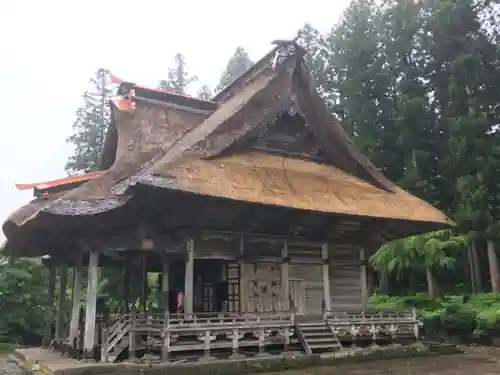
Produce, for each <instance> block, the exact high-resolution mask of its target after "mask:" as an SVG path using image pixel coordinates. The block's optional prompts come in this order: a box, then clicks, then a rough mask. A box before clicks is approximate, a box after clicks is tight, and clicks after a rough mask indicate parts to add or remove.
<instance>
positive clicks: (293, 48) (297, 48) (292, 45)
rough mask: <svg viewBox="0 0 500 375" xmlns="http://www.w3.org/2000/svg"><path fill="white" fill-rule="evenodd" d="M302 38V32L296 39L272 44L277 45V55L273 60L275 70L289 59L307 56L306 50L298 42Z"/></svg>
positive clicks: (274, 41)
mask: <svg viewBox="0 0 500 375" xmlns="http://www.w3.org/2000/svg"><path fill="white" fill-rule="evenodd" d="M300 37H301V33H300V31H299V32H298V35H297V36H296V37H295V38H294V39H290V40H287V39H276V40H273V41H272V42H271V44H275V45H277V48H276V53H275V55H274V59H273V65H272V67H273V70H276V69H277V68H278V67H279V66H281V65H282V64H283V63H284V62H285V61H286V60H287V59H288V58H290V57H292V56H296V57H298V58H301V57H302V56H304V55H305V54H306V52H307V51H306V49H305V48H304V47H302V46H301V45H300V44H299V43H298V42H297V41H298V40H299V38H300Z"/></svg>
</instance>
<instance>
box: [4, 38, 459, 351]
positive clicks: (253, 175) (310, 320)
mask: <svg viewBox="0 0 500 375" xmlns="http://www.w3.org/2000/svg"><path fill="white" fill-rule="evenodd" d="M304 52H305V51H304V50H303V49H302V48H301V47H300V46H299V45H298V44H296V43H295V42H289V43H282V44H280V45H278V46H277V47H276V48H274V49H273V50H272V51H270V52H269V53H268V54H267V55H266V56H264V57H263V58H262V59H261V60H259V61H258V62H257V63H256V64H255V65H254V66H252V67H251V68H250V69H249V70H248V71H246V72H245V73H244V74H242V75H241V76H240V77H239V78H238V79H237V80H236V81H234V82H233V83H232V84H231V85H230V86H229V87H227V88H226V89H224V90H223V91H221V92H219V93H218V94H217V95H216V96H215V97H214V98H213V99H212V100H211V101H206V100H200V99H195V98H191V97H186V96H182V95H177V94H173V93H169V92H164V91H159V90H154V89H149V88H146V87H142V86H139V85H136V84H134V83H131V82H125V81H120V82H119V88H118V96H117V98H116V99H114V100H112V101H111V102H110V103H109V105H110V107H111V113H112V120H111V125H110V128H109V129H108V132H107V136H106V141H105V144H104V148H103V151H102V155H101V160H100V165H99V169H100V170H99V171H98V172H94V173H89V174H86V175H81V176H73V177H69V178H66V179H61V180H56V181H50V182H43V183H35V184H28V185H18V188H19V189H33V190H34V195H35V198H34V200H33V201H32V202H31V203H29V204H27V205H25V206H23V207H21V208H20V209H19V210H18V211H16V212H15V213H13V214H12V215H11V216H10V217H9V218H8V219H7V221H6V222H5V223H4V224H3V231H4V233H5V235H6V237H7V243H6V245H5V249H4V253H5V254H7V255H11V256H16V257H42V256H43V257H44V258H45V260H44V262H45V264H47V267H48V268H49V270H50V272H51V278H50V280H51V283H50V284H51V286H50V287H51V290H50V291H49V299H50V301H49V302H50V304H52V303H54V301H53V299H54V286H55V285H54V284H55V279H56V278H55V275H56V270H58V272H59V275H60V277H59V280H60V283H61V285H60V290H61V291H63V292H61V293H60V294H63V297H61V298H59V300H58V301H57V302H58V303H57V306H58V308H56V309H55V313H56V318H55V331H54V330H53V329H52V321H53V320H54V318H53V317H52V316H48V317H47V334H46V343H47V344H48V343H50V342H52V343H54V345H60V346H61V348H64V347H65V346H66V347H67V348H66V350H70V349H71V350H72V353H74V355H75V356H78V355H83V356H89V355H91V354H90V353H95V352H96V348H98V349H99V353H100V358H101V360H102V361H113V360H119V358H122V357H124V356H125V357H129V358H133V357H136V356H139V355H140V354H138V353H139V352H141V351H146V350H148V351H149V350H150V351H152V352H154V351H157V352H159V353H161V357H162V360H164V361H169V360H170V359H171V358H176V357H178V356H182V355H187V354H186V353H200V358H212V357H213V356H218V355H219V354H220V353H224V351H226V352H227V353H228V354H230V355H233V356H234V355H239V356H241V355H244V353H251V352H252V350H254V351H255V352H256V353H257V355H258V354H259V353H263V352H266V351H267V350H268V349H269V348H273V350H276V348H277V347H279V348H281V349H280V350H285V351H286V350H291V349H290V348H295V349H294V350H299V351H303V352H305V353H308V354H310V353H313V352H316V351H332V350H342V348H344V347H346V345H353V344H355V343H356V342H358V341H360V340H365V339H366V338H368V339H370V340H373V342H380V340H382V339H386V340H389V341H390V340H392V341H394V340H396V341H397V340H398V339H399V338H401V339H404V340H408V339H409V338H410V339H411V340H416V339H417V338H418V328H417V321H416V318H415V315H414V313H412V312H398V313H393V314H385V313H375V312H367V311H364V306H365V302H366V299H367V291H366V259H367V258H368V257H369V256H370V255H371V254H372V253H373V252H374V251H376V250H377V249H378V248H379V247H380V246H381V245H382V244H383V243H385V242H387V241H390V240H394V239H397V238H403V237H407V236H410V235H416V234H420V233H425V232H429V231H434V230H440V229H444V228H448V227H450V225H451V224H452V223H451V221H450V220H449V219H448V218H447V217H446V216H445V215H444V214H443V213H442V212H440V211H439V210H437V209H435V208H433V207H432V206H431V205H429V204H427V203H426V202H423V201H422V200H420V199H418V198H416V197H414V196H412V195H411V194H409V193H407V192H405V191H404V190H402V189H400V188H399V187H397V186H396V185H395V184H394V183H392V182H391V181H389V180H388V179H387V178H385V177H384V176H383V175H382V173H381V172H380V171H379V170H378V169H377V168H376V167H375V166H374V165H373V164H372V163H371V162H370V161H369V160H367V159H366V158H365V157H364V156H363V155H362V154H361V153H360V152H359V151H358V150H357V149H356V147H355V146H354V145H353V143H352V142H351V141H350V140H349V139H348V137H347V136H346V134H345V132H344V131H343V129H342V127H341V125H340V124H339V122H338V121H337V119H336V118H335V117H334V115H333V114H332V113H331V111H330V109H329V107H328V106H327V105H326V104H325V102H324V101H323V100H322V99H321V97H320V96H319V95H318V93H317V91H316V87H315V85H314V83H313V81H312V78H311V75H310V72H309V70H308V68H307V67H306V65H305V62H304V59H303V55H304ZM106 267H114V268H117V269H120V270H122V272H123V286H124V288H123V289H124V295H123V309H122V311H120V312H114V313H112V314H111V313H110V314H108V316H106V317H104V318H102V317H101V316H100V314H99V311H98V310H99V296H98V283H99V272H98V270H99V268H106ZM68 268H71V269H73V272H72V274H73V283H72V288H73V291H72V293H71V296H72V299H73V309H72V314H71V318H70V319H69V321H65V319H64V316H62V314H61V313H60V311H61V309H62V307H61V306H62V302H61V300H63V299H64V293H65V292H64V291H65V290H66V288H67V279H68ZM151 272H156V273H159V274H160V277H159V280H158V285H159V288H160V289H161V291H162V293H161V305H160V306H151V305H150V304H148V300H149V299H150V296H148V290H147V289H148V288H147V275H148V273H151ZM137 285H140V288H139V289H140V292H139V295H132V294H134V293H133V292H132V291H133V290H136V289H137V288H135V289H134V288H133V286H137ZM137 298H138V299H139V301H140V302H139V303H136V302H135V301H136V299H137ZM81 310H82V311H84V313H83V314H82V313H81V312H80V311H81ZM411 340H410V341H411ZM68 348H70V349H68ZM125 348H126V351H125ZM125 352H126V354H124V353H125ZM78 353H80V354H78ZM92 355H94V354H92ZM120 356H122V357H120ZM122 359H123V358H122Z"/></svg>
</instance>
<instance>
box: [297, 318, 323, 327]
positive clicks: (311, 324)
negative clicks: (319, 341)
mask: <svg viewBox="0 0 500 375" xmlns="http://www.w3.org/2000/svg"><path fill="white" fill-rule="evenodd" d="M297 325H298V326H299V327H300V328H306V327H324V326H325V325H326V323H325V322H324V321H323V320H321V321H318V322H303V323H297Z"/></svg>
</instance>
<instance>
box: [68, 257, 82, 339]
mask: <svg viewBox="0 0 500 375" xmlns="http://www.w3.org/2000/svg"><path fill="white" fill-rule="evenodd" d="M82 271H83V267H82V266H81V264H80V265H79V266H77V267H74V268H73V303H72V308H71V321H70V324H69V343H70V345H73V341H74V340H75V339H77V338H78V318H79V316H80V306H81V296H82Z"/></svg>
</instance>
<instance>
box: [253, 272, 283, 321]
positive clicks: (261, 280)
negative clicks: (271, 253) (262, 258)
mask: <svg viewBox="0 0 500 375" xmlns="http://www.w3.org/2000/svg"><path fill="white" fill-rule="evenodd" d="M244 271H245V276H244V277H245V289H246V291H245V295H246V298H247V301H246V303H247V306H246V307H247V309H246V311H248V312H255V311H279V310H281V309H282V300H281V268H280V265H279V264H277V263H253V264H245V265H244Z"/></svg>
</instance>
